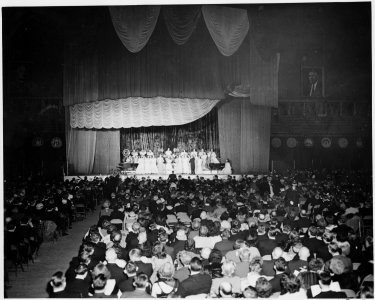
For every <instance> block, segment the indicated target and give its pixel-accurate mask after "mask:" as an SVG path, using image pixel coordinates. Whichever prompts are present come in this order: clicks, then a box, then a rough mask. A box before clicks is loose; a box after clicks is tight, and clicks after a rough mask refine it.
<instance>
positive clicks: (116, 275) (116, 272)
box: [107, 264, 126, 285]
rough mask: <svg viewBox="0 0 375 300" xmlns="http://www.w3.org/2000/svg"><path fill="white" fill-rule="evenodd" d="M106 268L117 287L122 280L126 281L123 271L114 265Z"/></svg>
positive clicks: (108, 265)
mask: <svg viewBox="0 0 375 300" xmlns="http://www.w3.org/2000/svg"><path fill="white" fill-rule="evenodd" d="M107 268H108V270H109V272H110V273H111V279H115V280H116V284H117V285H118V284H119V283H120V282H121V281H122V280H125V279H126V277H125V276H126V275H125V274H124V269H122V268H120V267H119V266H118V265H116V264H107Z"/></svg>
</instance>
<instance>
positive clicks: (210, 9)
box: [202, 5, 249, 56]
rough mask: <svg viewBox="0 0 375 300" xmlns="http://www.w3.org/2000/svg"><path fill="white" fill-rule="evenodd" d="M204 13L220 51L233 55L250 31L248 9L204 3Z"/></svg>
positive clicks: (209, 29)
mask: <svg viewBox="0 0 375 300" xmlns="http://www.w3.org/2000/svg"><path fill="white" fill-rule="evenodd" d="M202 14H203V17H204V20H205V22H206V25H207V28H208V31H209V32H210V34H211V37H212V39H213V40H214V42H215V44H216V46H217V48H218V49H219V51H220V53H221V54H223V55H225V56H231V55H233V53H235V52H236V51H237V50H238V48H239V47H240V46H241V44H242V42H243V40H244V39H245V37H246V35H247V33H248V31H249V19H248V16H247V10H246V9H238V8H231V7H224V6H217V5H203V6H202Z"/></svg>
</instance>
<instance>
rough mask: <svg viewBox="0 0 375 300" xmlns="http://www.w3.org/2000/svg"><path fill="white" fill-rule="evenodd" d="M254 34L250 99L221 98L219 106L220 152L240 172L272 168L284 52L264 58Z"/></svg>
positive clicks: (251, 50)
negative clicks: (274, 114)
mask: <svg viewBox="0 0 375 300" xmlns="http://www.w3.org/2000/svg"><path fill="white" fill-rule="evenodd" d="M253 36H254V35H253V34H250V46H249V48H248V50H249V57H250V62H249V86H250V101H249V100H247V99H243V98H237V99H235V100H232V101H221V103H220V105H219V108H218V127H219V141H220V152H221V154H222V157H224V158H229V159H230V160H231V161H232V166H233V168H234V172H236V173H237V172H240V173H249V172H267V171H268V169H269V152H270V133H271V106H277V104H278V84H277V82H278V64H279V59H280V56H279V54H276V55H274V56H273V57H272V58H271V59H270V61H268V62H267V61H264V60H263V59H262V57H261V56H260V55H259V53H258V50H257V49H256V47H254V44H253V42H254V38H253ZM240 99H241V100H240ZM265 103H267V104H268V105H265Z"/></svg>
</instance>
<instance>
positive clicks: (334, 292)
mask: <svg viewBox="0 0 375 300" xmlns="http://www.w3.org/2000/svg"><path fill="white" fill-rule="evenodd" d="M306 294H307V298H325V299H327V298H337V299H338V298H347V297H346V293H345V292H342V291H341V288H340V285H339V284H337V282H332V278H331V274H330V273H329V272H326V271H324V272H321V273H320V274H319V285H312V286H311V287H310V288H309V289H308V290H307V293H306Z"/></svg>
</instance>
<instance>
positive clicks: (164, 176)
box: [64, 171, 253, 181]
mask: <svg viewBox="0 0 375 300" xmlns="http://www.w3.org/2000/svg"><path fill="white" fill-rule="evenodd" d="M176 175H177V177H178V176H179V175H181V176H182V178H185V179H188V178H189V177H190V179H193V178H196V177H197V176H199V177H203V178H204V179H213V178H214V176H215V175H217V176H218V178H219V179H227V178H228V175H225V174H217V173H216V174H215V173H214V171H213V173H211V172H210V173H209V174H207V173H204V174H196V175H192V174H176ZM109 176H113V174H107V175H103V174H98V175H87V176H86V177H87V180H89V181H92V180H93V179H94V178H95V177H100V178H102V179H105V178H106V177H109ZM119 176H120V178H121V179H122V180H125V179H126V178H128V177H129V178H130V177H131V178H137V179H140V180H141V179H142V178H150V179H151V180H154V179H156V180H158V179H159V178H160V177H161V178H162V179H163V180H166V179H168V176H169V175H167V174H135V173H128V174H119ZM230 176H231V177H234V178H235V179H236V180H238V179H240V178H241V177H242V175H240V174H231V175H230ZM247 176H248V177H253V175H247ZM84 177H85V175H75V176H74V175H72V176H64V180H69V181H70V180H72V179H73V178H75V179H83V178H84Z"/></svg>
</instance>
